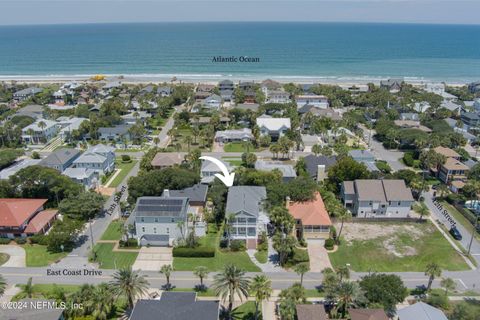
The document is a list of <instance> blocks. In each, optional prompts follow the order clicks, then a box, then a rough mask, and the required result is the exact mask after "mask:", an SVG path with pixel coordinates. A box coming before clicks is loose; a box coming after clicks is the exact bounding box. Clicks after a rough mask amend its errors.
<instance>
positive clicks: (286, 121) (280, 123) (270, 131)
mask: <svg viewBox="0 0 480 320" xmlns="http://www.w3.org/2000/svg"><path fill="white" fill-rule="evenodd" d="M257 126H258V128H259V129H260V134H261V135H270V136H272V137H281V136H283V135H284V134H285V133H286V132H287V130H289V129H290V128H291V123H290V118H272V117H269V116H260V117H258V118H257Z"/></svg>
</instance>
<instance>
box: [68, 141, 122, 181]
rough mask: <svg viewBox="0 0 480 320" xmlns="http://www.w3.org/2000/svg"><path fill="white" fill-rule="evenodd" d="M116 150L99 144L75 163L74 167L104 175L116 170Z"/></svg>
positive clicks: (89, 149) (88, 150)
mask: <svg viewBox="0 0 480 320" xmlns="http://www.w3.org/2000/svg"><path fill="white" fill-rule="evenodd" d="M114 150H115V149H114V148H112V147H110V146H106V145H104V144H97V145H95V146H93V147H90V148H88V149H87V151H85V152H84V153H83V154H81V155H80V156H79V157H78V158H77V159H75V160H74V161H73V167H75V168H86V169H92V170H94V171H96V172H97V173H98V174H99V175H104V174H106V173H108V172H112V171H113V170H115V152H114Z"/></svg>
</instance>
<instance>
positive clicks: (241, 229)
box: [238, 227, 247, 236]
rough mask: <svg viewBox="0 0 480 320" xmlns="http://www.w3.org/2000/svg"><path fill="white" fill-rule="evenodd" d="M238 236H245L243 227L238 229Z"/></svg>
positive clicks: (245, 229) (245, 231) (245, 232)
mask: <svg viewBox="0 0 480 320" xmlns="http://www.w3.org/2000/svg"><path fill="white" fill-rule="evenodd" d="M238 234H239V235H241V236H244V235H246V234H247V228H244V227H240V228H238Z"/></svg>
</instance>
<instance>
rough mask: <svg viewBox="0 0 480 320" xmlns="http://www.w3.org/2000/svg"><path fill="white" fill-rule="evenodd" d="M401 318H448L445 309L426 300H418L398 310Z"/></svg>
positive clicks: (408, 319)
mask: <svg viewBox="0 0 480 320" xmlns="http://www.w3.org/2000/svg"><path fill="white" fill-rule="evenodd" d="M397 315H398V319H399V320H448V318H447V317H446V316H445V314H444V313H443V311H441V310H440V309H437V308H435V307H432V306H431V305H429V304H426V303H425V302H417V303H415V304H412V305H410V306H408V307H405V308H403V309H400V310H398V311H397Z"/></svg>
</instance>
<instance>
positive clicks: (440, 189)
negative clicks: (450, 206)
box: [437, 183, 448, 198]
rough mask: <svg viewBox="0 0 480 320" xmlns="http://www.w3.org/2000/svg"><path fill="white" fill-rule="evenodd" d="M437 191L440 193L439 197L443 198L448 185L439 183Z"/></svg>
mask: <svg viewBox="0 0 480 320" xmlns="http://www.w3.org/2000/svg"><path fill="white" fill-rule="evenodd" d="M437 191H438V192H439V193H440V198H443V196H445V194H446V193H448V187H447V185H446V184H443V183H441V184H439V185H438V186H437Z"/></svg>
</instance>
